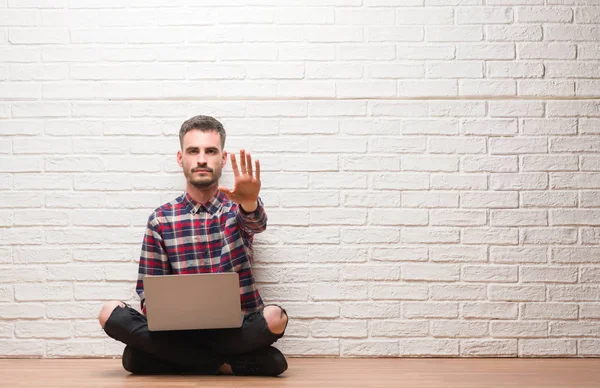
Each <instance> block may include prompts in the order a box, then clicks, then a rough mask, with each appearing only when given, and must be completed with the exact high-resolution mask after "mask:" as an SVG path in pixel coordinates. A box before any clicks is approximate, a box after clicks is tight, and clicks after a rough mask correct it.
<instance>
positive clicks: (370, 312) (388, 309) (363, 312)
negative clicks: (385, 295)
mask: <svg viewBox="0 0 600 388" xmlns="http://www.w3.org/2000/svg"><path fill="white" fill-rule="evenodd" d="M340 316H341V317H343V318H369V319H375V318H399V317H400V303H399V302H395V303H394V302H355V303H352V304H342V305H341V309H340Z"/></svg>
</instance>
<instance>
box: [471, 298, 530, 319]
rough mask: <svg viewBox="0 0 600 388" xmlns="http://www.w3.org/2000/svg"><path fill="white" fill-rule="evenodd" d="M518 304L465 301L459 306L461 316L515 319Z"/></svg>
mask: <svg viewBox="0 0 600 388" xmlns="http://www.w3.org/2000/svg"><path fill="white" fill-rule="evenodd" d="M518 311H519V306H518V304H517V303H507V302H502V303H500V302H467V303H464V304H463V305H462V307H461V317H463V318H475V319H516V318H517V316H518Z"/></svg>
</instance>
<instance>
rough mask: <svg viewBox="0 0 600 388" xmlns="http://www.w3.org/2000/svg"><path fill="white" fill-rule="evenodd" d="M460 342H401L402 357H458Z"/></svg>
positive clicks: (426, 340) (423, 340) (432, 340)
mask: <svg viewBox="0 0 600 388" xmlns="http://www.w3.org/2000/svg"><path fill="white" fill-rule="evenodd" d="M458 354H459V343H458V340H455V339H452V340H442V339H440V340H438V339H406V340H400V355H402V356H458Z"/></svg>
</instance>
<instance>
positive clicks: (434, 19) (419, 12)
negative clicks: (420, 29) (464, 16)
mask: <svg viewBox="0 0 600 388" xmlns="http://www.w3.org/2000/svg"><path fill="white" fill-rule="evenodd" d="M383 12H386V11H383ZM453 23H454V11H453V10H452V9H451V8H433V7H427V8H401V9H399V10H398V11H397V17H396V24H418V25H436V24H453Z"/></svg>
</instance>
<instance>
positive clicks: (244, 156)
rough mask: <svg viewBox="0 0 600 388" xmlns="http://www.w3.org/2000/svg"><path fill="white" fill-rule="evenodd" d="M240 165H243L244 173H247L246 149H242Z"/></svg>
mask: <svg viewBox="0 0 600 388" xmlns="http://www.w3.org/2000/svg"><path fill="white" fill-rule="evenodd" d="M240 166H241V167H242V174H243V175H246V174H247V173H248V171H246V151H245V150H240Z"/></svg>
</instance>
